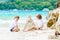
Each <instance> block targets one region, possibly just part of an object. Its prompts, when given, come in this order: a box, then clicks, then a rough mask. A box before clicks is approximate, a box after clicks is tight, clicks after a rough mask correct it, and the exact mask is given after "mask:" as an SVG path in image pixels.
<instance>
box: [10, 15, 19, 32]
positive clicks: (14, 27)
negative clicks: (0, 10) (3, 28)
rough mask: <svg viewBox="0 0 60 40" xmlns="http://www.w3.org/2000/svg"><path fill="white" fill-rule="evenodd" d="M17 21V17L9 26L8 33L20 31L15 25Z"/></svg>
mask: <svg viewBox="0 0 60 40" xmlns="http://www.w3.org/2000/svg"><path fill="white" fill-rule="evenodd" d="M18 20H19V16H15V17H14V21H13V22H12V23H11V24H10V31H11V32H18V31H20V29H19V28H18V24H17V22H18Z"/></svg>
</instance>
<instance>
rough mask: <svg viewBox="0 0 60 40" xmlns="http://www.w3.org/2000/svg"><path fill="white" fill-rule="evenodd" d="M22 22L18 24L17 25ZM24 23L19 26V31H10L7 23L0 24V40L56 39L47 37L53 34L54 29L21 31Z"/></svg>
mask: <svg viewBox="0 0 60 40" xmlns="http://www.w3.org/2000/svg"><path fill="white" fill-rule="evenodd" d="M20 25H22V24H19V26H20ZM23 26H24V25H22V26H20V29H21V30H20V31H19V32H10V30H9V23H3V24H2V23H1V24H0V40H56V39H49V38H48V37H49V35H54V30H51V29H48V30H35V31H28V32H23V31H22V29H23V28H24V27H23Z"/></svg>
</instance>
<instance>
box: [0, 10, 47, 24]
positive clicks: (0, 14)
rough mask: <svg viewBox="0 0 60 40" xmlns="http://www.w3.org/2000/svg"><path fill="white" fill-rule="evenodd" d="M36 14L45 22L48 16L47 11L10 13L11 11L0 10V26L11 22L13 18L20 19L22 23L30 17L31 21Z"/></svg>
mask: <svg viewBox="0 0 60 40" xmlns="http://www.w3.org/2000/svg"><path fill="white" fill-rule="evenodd" d="M37 14H41V15H42V17H43V18H42V19H43V20H45V19H46V16H47V15H48V11H23V10H18V11H12V10H0V24H2V23H6V22H11V21H12V20H13V19H14V17H15V16H19V17H20V21H21V22H24V21H26V20H27V18H28V16H31V18H32V19H35V18H36V15H37Z"/></svg>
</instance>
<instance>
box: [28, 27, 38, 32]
mask: <svg viewBox="0 0 60 40" xmlns="http://www.w3.org/2000/svg"><path fill="white" fill-rule="evenodd" d="M30 30H37V28H36V27H30V28H29V29H28V31H30Z"/></svg>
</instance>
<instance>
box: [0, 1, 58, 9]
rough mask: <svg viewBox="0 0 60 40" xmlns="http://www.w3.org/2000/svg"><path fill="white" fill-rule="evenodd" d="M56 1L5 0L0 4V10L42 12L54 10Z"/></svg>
mask: <svg viewBox="0 0 60 40" xmlns="http://www.w3.org/2000/svg"><path fill="white" fill-rule="evenodd" d="M57 1H58V0H7V1H6V2H0V9H1V10H9V9H19V10H26V9H27V10H42V9H44V8H49V9H50V10H52V9H54V8H56V3H57Z"/></svg>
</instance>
